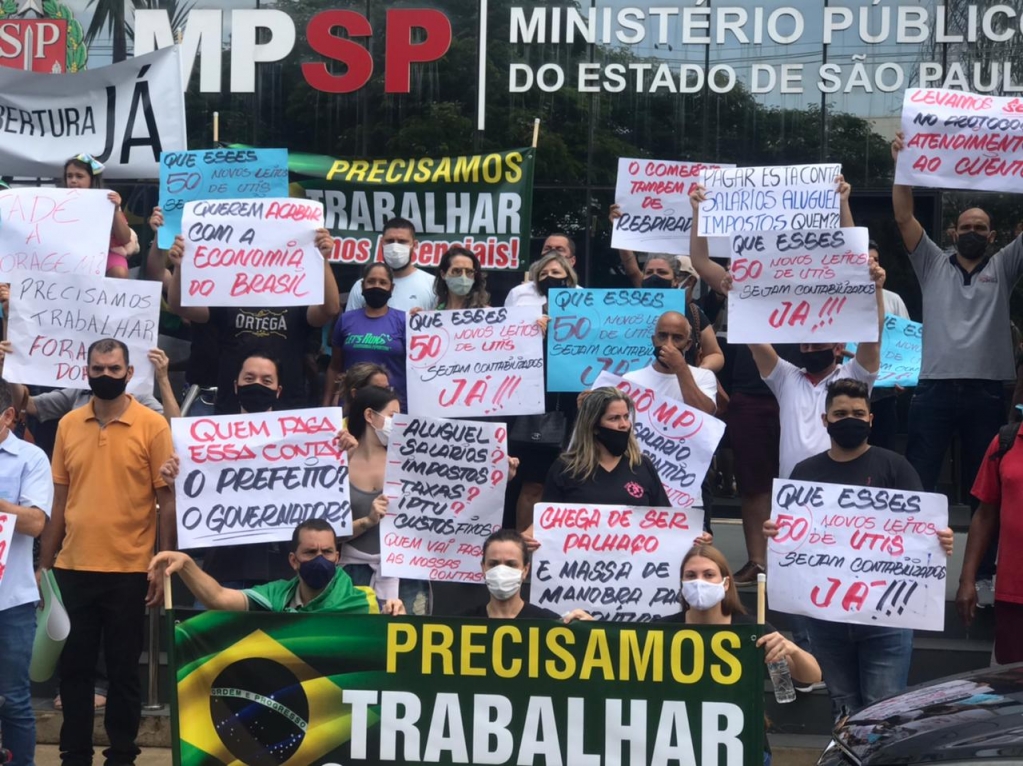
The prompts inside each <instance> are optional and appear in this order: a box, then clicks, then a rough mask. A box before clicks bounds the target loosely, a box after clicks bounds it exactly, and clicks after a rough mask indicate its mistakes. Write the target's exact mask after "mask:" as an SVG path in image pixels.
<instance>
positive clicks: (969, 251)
mask: <svg viewBox="0 0 1023 766" xmlns="http://www.w3.org/2000/svg"><path fill="white" fill-rule="evenodd" d="M956 250H958V251H959V255H961V256H962V257H963V258H965V259H966V260H968V261H979V260H980V259H981V258H983V257H984V253H986V252H987V237H985V236H984V235H983V234H978V233H977V232H975V231H968V232H966V233H965V234H960V235H959V238H958V239H957V240H956Z"/></svg>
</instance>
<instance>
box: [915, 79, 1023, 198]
mask: <svg viewBox="0 0 1023 766" xmlns="http://www.w3.org/2000/svg"><path fill="white" fill-rule="evenodd" d="M902 133H903V135H904V141H905V146H904V147H903V149H902V151H900V152H899V158H898V162H897V163H896V166H895V183H897V184H901V185H904V186H931V187H935V188H939V189H941V188H944V189H956V190H960V189H976V190H985V191H1000V192H1013V193H1017V192H1019V185H1020V181H1021V180H1023V99H1021V98H1019V97H1018V96H1016V97H1011V98H1010V97H1004V98H1003V97H998V96H990V95H975V94H973V93H962V92H960V91H952V90H942V89H937V88H934V89H931V88H907V89H906V93H905V95H904V97H903V101H902Z"/></svg>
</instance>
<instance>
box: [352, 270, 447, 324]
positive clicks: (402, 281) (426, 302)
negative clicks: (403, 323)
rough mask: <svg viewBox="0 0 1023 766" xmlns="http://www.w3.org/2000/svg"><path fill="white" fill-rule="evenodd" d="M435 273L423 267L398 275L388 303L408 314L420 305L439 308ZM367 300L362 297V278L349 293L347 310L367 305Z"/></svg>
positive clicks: (426, 308)
mask: <svg viewBox="0 0 1023 766" xmlns="http://www.w3.org/2000/svg"><path fill="white" fill-rule="evenodd" d="M433 282H434V277H433V274H431V273H429V272H428V271H423V270H422V269H413V270H412V273H411V274H408V275H407V276H404V277H397V278H395V280H394V292H392V293H391V300H389V301H388V302H387V305H388V306H390V307H391V308H392V309H398V310H399V311H404V312H405V313H406V314H407V313H408V312H409V311H411V310H412V309H414V308H416V307H418V308H421V309H423V310H430V309H435V308H437V294H436V293H435V292H434V291H433ZM365 305H366V301H365V300H363V297H362V280H361V279H360V280H359V281H357V282H356V283H355V284H354V285H352V289H351V292H349V293H348V303H347V304H346V305H345V311H355V310H357V309H361V308H363V307H365Z"/></svg>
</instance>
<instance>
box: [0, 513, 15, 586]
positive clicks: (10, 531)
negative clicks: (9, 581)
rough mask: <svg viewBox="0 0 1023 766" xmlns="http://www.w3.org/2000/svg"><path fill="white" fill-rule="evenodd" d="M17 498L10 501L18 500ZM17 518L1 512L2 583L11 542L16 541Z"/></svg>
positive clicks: (0, 549) (0, 556)
mask: <svg viewBox="0 0 1023 766" xmlns="http://www.w3.org/2000/svg"><path fill="white" fill-rule="evenodd" d="M16 501H17V498H14V499H13V500H10V501H8V502H16ZM15 521H16V520H15V519H14V518H13V517H12V516H10V515H9V514H6V513H0V583H2V582H3V580H4V572H6V571H7V558H8V557H9V556H10V555H11V543H13V542H14V523H15Z"/></svg>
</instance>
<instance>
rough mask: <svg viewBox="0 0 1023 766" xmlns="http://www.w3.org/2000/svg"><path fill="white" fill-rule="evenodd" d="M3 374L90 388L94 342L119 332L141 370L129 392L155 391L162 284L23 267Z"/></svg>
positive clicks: (14, 280)
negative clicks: (31, 270) (153, 359)
mask: <svg viewBox="0 0 1023 766" xmlns="http://www.w3.org/2000/svg"><path fill="white" fill-rule="evenodd" d="M10 279H11V303H10V307H11V308H10V318H9V320H8V324H7V334H8V339H9V340H10V341H11V345H12V347H13V348H14V352H13V353H11V354H9V355H8V356H7V359H6V360H5V363H4V376H5V377H6V378H7V379H8V380H10V381H13V382H16V383H25V384H32V385H37V386H55V387H57V388H88V387H89V380H88V378H89V374H88V359H87V355H88V354H87V352H88V349H89V346H90V345H91V344H92V343H93V342H94V341H97V340H101V339H103V338H112V339H114V340H119V341H121V342H122V343H124V344H125V345H126V346H127V347H128V361H129V363H130V364H131V366H132V367H133V368H134V370H135V371H134V373H133V375H132V378H131V380H130V381H128V393H131V394H138V393H147V394H152V393H153V364H152V362H150V361H149V358H148V356H147V355H148V353H149V351H150V350H151V349H154V348H156V345H157V333H158V328H159V319H160V283H159V282H144V281H142V280H137V279H105V278H103V277H84V276H76V275H73V274H49V273H46V274H42V273H25V272H20V273H17V274H12V275H11V277H10Z"/></svg>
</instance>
